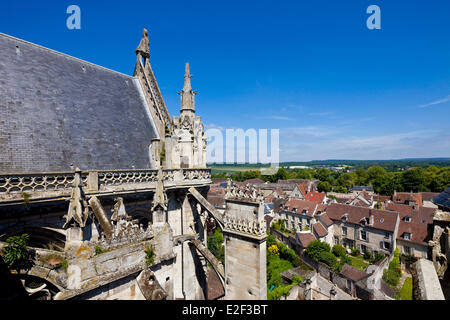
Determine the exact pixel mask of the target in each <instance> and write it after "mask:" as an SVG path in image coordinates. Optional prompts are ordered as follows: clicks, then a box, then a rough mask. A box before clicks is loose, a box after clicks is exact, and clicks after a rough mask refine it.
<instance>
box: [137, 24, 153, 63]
mask: <svg viewBox="0 0 450 320" xmlns="http://www.w3.org/2000/svg"><path fill="white" fill-rule="evenodd" d="M136 54H137V55H141V56H142V57H143V58H145V59H148V58H149V57H150V48H149V41H148V32H147V29H145V28H144V30H142V39H141V42H139V46H138V47H137V49H136Z"/></svg>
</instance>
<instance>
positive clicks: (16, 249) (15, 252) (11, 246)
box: [2, 233, 30, 270]
mask: <svg viewBox="0 0 450 320" xmlns="http://www.w3.org/2000/svg"><path fill="white" fill-rule="evenodd" d="M29 239H30V236H29V235H28V234H26V233H24V234H22V235H21V236H13V237H9V238H8V239H6V246H5V247H4V248H3V249H2V257H3V261H5V263H6V264H7V265H8V266H9V267H10V268H14V269H16V270H17V269H19V268H20V267H21V266H23V265H24V264H25V263H26V262H27V261H28V259H29V256H30V254H29V252H28V249H27V244H28V240H29Z"/></svg>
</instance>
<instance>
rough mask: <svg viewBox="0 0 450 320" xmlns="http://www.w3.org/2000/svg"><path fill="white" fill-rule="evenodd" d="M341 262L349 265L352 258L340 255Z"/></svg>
mask: <svg viewBox="0 0 450 320" xmlns="http://www.w3.org/2000/svg"><path fill="white" fill-rule="evenodd" d="M341 262H342V264H344V263H346V264H348V265H351V264H352V259H350V258H349V256H348V255H345V256H343V257H341Z"/></svg>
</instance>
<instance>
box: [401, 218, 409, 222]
mask: <svg viewBox="0 0 450 320" xmlns="http://www.w3.org/2000/svg"><path fill="white" fill-rule="evenodd" d="M403 221H405V222H411V217H404V218H403Z"/></svg>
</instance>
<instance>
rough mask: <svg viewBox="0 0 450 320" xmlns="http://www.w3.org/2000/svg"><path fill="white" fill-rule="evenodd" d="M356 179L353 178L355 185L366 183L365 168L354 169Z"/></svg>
mask: <svg viewBox="0 0 450 320" xmlns="http://www.w3.org/2000/svg"><path fill="white" fill-rule="evenodd" d="M355 175H356V179H355V185H357V186H365V185H367V178H368V175H367V172H366V170H364V169H362V168H359V169H356V171H355Z"/></svg>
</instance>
